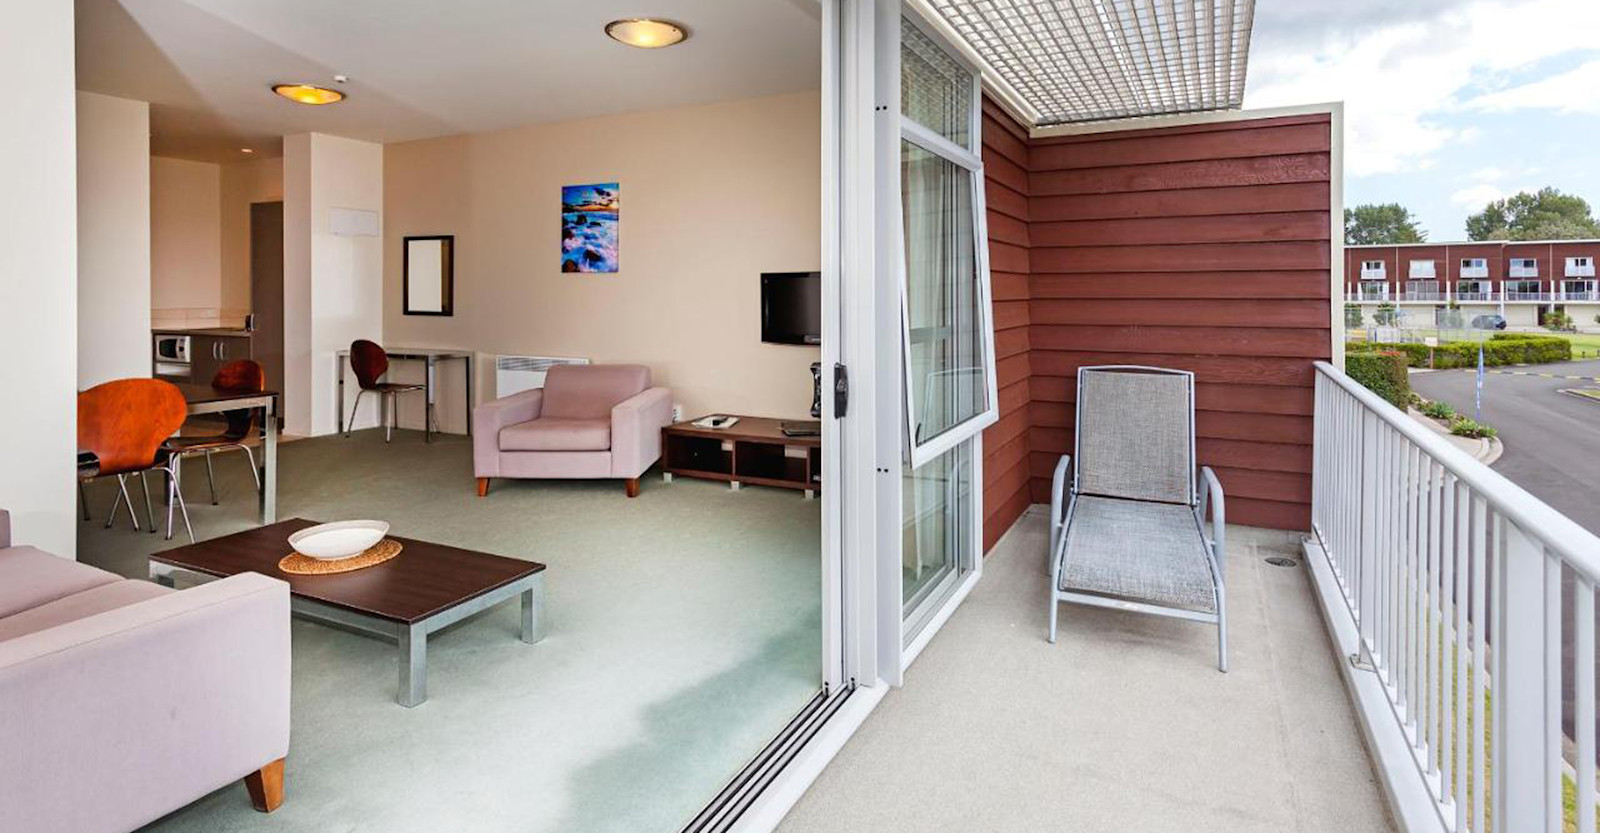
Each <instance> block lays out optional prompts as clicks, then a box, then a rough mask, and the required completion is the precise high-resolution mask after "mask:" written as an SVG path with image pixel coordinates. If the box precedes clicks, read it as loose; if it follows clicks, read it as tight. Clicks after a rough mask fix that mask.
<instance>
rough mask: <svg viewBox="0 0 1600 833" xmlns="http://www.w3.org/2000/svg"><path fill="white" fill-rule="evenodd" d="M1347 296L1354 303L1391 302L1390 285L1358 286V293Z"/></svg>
mask: <svg viewBox="0 0 1600 833" xmlns="http://www.w3.org/2000/svg"><path fill="white" fill-rule="evenodd" d="M1347 296H1348V300H1349V301H1351V302H1352V303H1360V302H1362V301H1387V300H1389V285H1388V284H1386V283H1380V284H1365V283H1363V284H1357V285H1356V291H1354V292H1350V293H1347Z"/></svg>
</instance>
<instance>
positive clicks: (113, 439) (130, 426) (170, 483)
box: [78, 379, 194, 543]
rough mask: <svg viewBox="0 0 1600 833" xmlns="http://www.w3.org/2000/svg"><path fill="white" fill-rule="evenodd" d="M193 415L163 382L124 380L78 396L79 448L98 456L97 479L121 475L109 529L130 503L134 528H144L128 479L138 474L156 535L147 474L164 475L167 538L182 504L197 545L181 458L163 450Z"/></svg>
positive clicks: (177, 393) (176, 392)
mask: <svg viewBox="0 0 1600 833" xmlns="http://www.w3.org/2000/svg"><path fill="white" fill-rule="evenodd" d="M188 411H189V405H188V403H187V402H185V401H184V398H183V393H181V392H180V391H179V390H178V388H177V386H176V385H173V384H172V383H170V382H163V381H161V380H160V379H118V380H116V381H114V382H106V383H105V384H101V385H95V386H94V387H92V388H90V389H88V390H86V391H84V392H82V393H80V394H78V448H79V450H80V451H87V452H90V453H92V454H94V456H95V460H96V466H95V468H94V473H95V474H94V476H96V477H105V476H107V475H115V476H116V478H117V486H118V489H119V492H120V493H119V494H118V496H117V503H115V504H113V505H112V507H111V518H110V519H108V520H107V521H106V526H108V527H109V526H111V523H112V522H113V521H115V520H116V517H117V508H118V507H119V506H120V505H121V504H122V503H124V502H125V503H127V504H128V514H129V515H132V516H133V528H134V529H138V528H139V517H138V515H137V514H136V513H135V512H134V509H133V500H132V498H130V497H128V483H127V476H128V475H130V474H138V475H139V476H140V484H141V485H143V486H145V507H144V508H145V515H146V517H147V518H148V519H149V521H150V530H151V531H152V532H154V531H155V513H154V512H152V511H151V507H150V492H149V488H148V486H147V485H145V484H144V474H145V472H151V471H158V472H161V473H163V474H165V475H166V476H167V500H168V504H169V505H168V508H167V538H168V539H171V538H172V508H171V504H176V505H177V506H178V508H179V510H180V511H182V512H183V525H184V527H185V528H186V529H188V531H189V541H190V543H193V542H194V527H192V526H190V524H189V510H188V508H187V507H186V506H184V504H183V492H182V491H181V490H180V489H179V488H178V477H177V470H176V464H175V463H174V461H175V460H176V457H175V456H173V455H171V454H169V453H167V452H166V451H165V450H164V449H163V448H162V446H161V444H162V442H163V441H164V440H166V439H167V438H168V437H170V436H172V435H173V433H175V432H176V431H177V430H178V428H179V426H181V425H183V420H184V417H185V416H187V414H188ZM79 471H80V473H81V472H83V471H84V468H83V467H82V466H80V468H79ZM80 476H81V474H80Z"/></svg>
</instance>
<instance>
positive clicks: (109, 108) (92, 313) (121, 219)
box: [77, 91, 150, 388]
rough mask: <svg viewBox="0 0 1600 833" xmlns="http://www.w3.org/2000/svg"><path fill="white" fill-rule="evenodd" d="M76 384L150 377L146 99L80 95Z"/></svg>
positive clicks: (148, 158) (148, 149) (148, 120)
mask: <svg viewBox="0 0 1600 833" xmlns="http://www.w3.org/2000/svg"><path fill="white" fill-rule="evenodd" d="M77 117H78V151H77V153H78V322H77V327H78V387H80V388H88V387H93V386H94V385H98V384H100V383H101V382H107V381H110V380H112V379H124V378H128V377H132V376H149V375H150V105H149V104H147V103H145V102H143V101H134V100H131V99H126V98H114V97H112V96H108V95H99V94H97V93H88V92H81V91H80V92H79V93H78V114H77Z"/></svg>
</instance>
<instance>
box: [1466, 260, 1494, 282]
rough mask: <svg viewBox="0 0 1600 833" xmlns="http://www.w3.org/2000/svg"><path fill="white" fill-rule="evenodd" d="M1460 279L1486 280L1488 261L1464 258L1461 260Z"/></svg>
mask: <svg viewBox="0 0 1600 833" xmlns="http://www.w3.org/2000/svg"><path fill="white" fill-rule="evenodd" d="M1461 277H1463V278H1487V277H1489V261H1488V259H1487V258H1482V257H1464V258H1462V259H1461Z"/></svg>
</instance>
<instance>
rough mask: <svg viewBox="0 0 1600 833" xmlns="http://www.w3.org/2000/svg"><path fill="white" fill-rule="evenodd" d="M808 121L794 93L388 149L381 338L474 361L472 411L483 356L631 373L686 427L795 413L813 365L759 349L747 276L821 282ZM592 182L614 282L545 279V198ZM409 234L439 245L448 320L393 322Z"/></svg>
mask: <svg viewBox="0 0 1600 833" xmlns="http://www.w3.org/2000/svg"><path fill="white" fill-rule="evenodd" d="M820 114H821V100H820V97H819V94H818V93H815V92H810V93H799V94H789V95H783V96H774V97H768V98H761V99H753V100H746V101H733V102H721V103H717V104H711V105H704V106H697V107H686V108H677V109H672V110H662V111H655V112H646V113H633V114H627V115H623V116H614V117H606V118H599V119H591V120H583V121H575V122H565V123H560V124H550V125H536V126H531V127H524V128H516V129H512V130H504V131H498V132H493V133H480V134H471V135H464V136H453V137H447V138H442V139H431V140H424V141H417V142H407V143H401V144H393V145H388V146H387V147H386V148H385V159H384V205H385V209H386V211H385V217H384V249H383V251H384V292H383V298H384V328H383V331H384V337H385V339H386V340H387V341H388V343H390V344H400V345H407V346H412V345H416V346H439V347H463V348H469V349H472V350H475V351H477V352H478V353H479V354H480V356H479V374H478V379H477V385H476V390H477V398H478V399H479V401H482V400H484V399H488V398H491V397H492V396H493V394H494V373H493V357H494V355H495V354H502V353H504V354H532V355H552V356H585V357H588V358H590V359H593V360H595V361H602V362H639V363H642V364H647V365H649V366H650V367H651V368H652V369H653V370H654V376H655V379H656V382H657V384H660V385H665V386H668V387H671V388H672V390H673V399H674V400H675V401H676V402H678V403H681V404H682V405H683V406H684V408H685V412H686V415H689V416H697V415H699V414H701V413H706V412H712V411H724V412H732V413H747V414H757V415H770V416H777V417H804V416H806V414H807V413H808V411H809V408H810V406H811V374H810V370H809V367H810V364H811V363H812V362H814V361H816V360H817V359H818V357H819V351H818V350H817V349H816V348H813V347H797V346H781V345H771V344H762V343H761V327H760V278H759V276H760V274H761V273H762V272H775V271H813V270H817V269H820V268H821V260H822V253H821V246H822V242H821V241H822V237H821V210H822V209H821V144H820V135H821V125H820ZM593 182H617V183H620V186H621V222H620V231H619V236H620V255H619V259H620V262H621V271H620V272H618V273H616V274H563V273H562V272H561V270H560V252H561V249H560V241H561V231H560V230H561V221H560V212H561V186H563V185H577V184H585V183H593ZM422 234H453V235H455V238H456V240H455V252H456V254H455V257H456V260H455V283H456V290H455V315H454V316H453V317H448V318H444V317H422V316H406V315H402V314H401V277H400V248H401V238H403V237H405V236H406V235H422ZM397 372H399V373H401V374H405V373H413V372H414V371H412V370H410V369H402V370H399V371H397ZM456 373H457V371H456V369H455V368H453V367H451V368H449V369H448V370H447V371H446V372H445V373H443V374H441V375H442V377H443V378H441V380H440V391H439V395H438V402H439V408H440V420H441V424H442V427H443V428H444V429H445V430H448V431H460V430H462V428H463V426H464V425H465V414H464V411H463V408H462V405H461V401H462V394H461V390H460V384H461V382H462V380H461V379H460V378H459V376H458V375H453V374H456ZM408 406H409V410H402V416H403V418H404V421H405V422H406V424H409V425H412V426H415V427H420V425H421V421H420V410H419V409H418V408H417V407H416V406H415V403H408Z"/></svg>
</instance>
